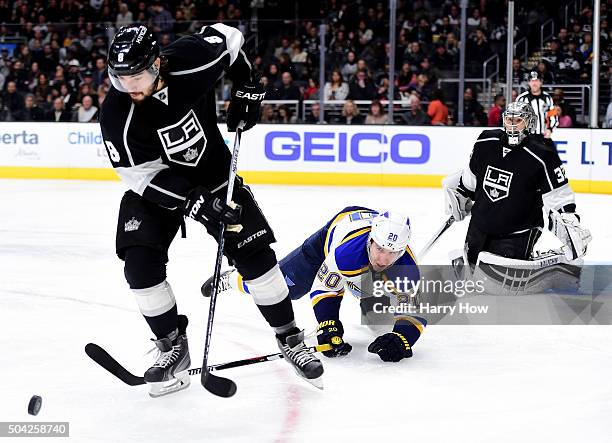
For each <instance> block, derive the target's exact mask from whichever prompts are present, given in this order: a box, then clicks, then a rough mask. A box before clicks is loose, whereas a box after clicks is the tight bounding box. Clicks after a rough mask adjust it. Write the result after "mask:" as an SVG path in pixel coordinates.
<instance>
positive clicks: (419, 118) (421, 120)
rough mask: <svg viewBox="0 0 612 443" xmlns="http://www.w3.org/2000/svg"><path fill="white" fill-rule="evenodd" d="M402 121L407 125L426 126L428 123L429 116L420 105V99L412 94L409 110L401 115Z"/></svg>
mask: <svg viewBox="0 0 612 443" xmlns="http://www.w3.org/2000/svg"><path fill="white" fill-rule="evenodd" d="M402 119H403V120H404V123H406V124H407V125H408V126H427V125H429V124H430V120H429V117H428V116H427V114H425V112H423V108H422V107H421V99H420V98H419V97H418V95H414V96H413V97H412V99H411V101H410V111H408V112H406V113H404V114H403V115H402Z"/></svg>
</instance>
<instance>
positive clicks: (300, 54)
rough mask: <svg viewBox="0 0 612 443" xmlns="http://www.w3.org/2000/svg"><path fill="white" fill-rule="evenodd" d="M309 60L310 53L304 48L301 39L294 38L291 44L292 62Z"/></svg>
mask: <svg viewBox="0 0 612 443" xmlns="http://www.w3.org/2000/svg"><path fill="white" fill-rule="evenodd" d="M307 60H308V53H307V52H306V51H304V50H303V49H302V45H301V43H300V41H299V40H294V41H293V43H292V44H291V62H292V63H306V61H307Z"/></svg>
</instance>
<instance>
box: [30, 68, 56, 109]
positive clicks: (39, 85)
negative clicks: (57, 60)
mask: <svg viewBox="0 0 612 443" xmlns="http://www.w3.org/2000/svg"><path fill="white" fill-rule="evenodd" d="M32 86H34V89H33V91H32V92H33V93H34V99H35V100H36V101H38V102H42V101H44V100H45V99H46V98H47V95H49V94H51V86H49V79H48V78H47V74H45V73H43V72H40V73H39V74H38V75H37V77H36V81H35V82H34V83H33V84H32Z"/></svg>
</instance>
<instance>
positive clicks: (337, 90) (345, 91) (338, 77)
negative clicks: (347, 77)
mask: <svg viewBox="0 0 612 443" xmlns="http://www.w3.org/2000/svg"><path fill="white" fill-rule="evenodd" d="M323 94H324V97H325V100H344V99H346V97H347V96H348V95H349V87H348V85H347V84H346V82H345V81H344V80H343V79H342V73H341V72H340V71H339V70H338V69H334V70H333V71H332V73H331V78H330V81H329V82H327V83H325V87H324V88H323Z"/></svg>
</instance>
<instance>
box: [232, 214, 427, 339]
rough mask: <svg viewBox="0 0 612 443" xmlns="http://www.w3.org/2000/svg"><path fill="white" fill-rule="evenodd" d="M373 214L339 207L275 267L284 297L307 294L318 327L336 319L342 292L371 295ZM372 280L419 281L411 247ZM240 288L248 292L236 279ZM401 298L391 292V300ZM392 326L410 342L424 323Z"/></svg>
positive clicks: (401, 318)
mask: <svg viewBox="0 0 612 443" xmlns="http://www.w3.org/2000/svg"><path fill="white" fill-rule="evenodd" d="M377 215H378V212H377V211H374V210H372V209H368V208H364V207H360V206H350V207H347V208H344V209H343V210H342V211H340V212H339V213H337V214H336V215H335V216H334V217H333V218H332V219H331V220H330V221H329V222H328V223H327V224H326V225H325V226H323V227H322V228H321V229H319V230H318V231H317V232H315V233H314V234H313V235H311V236H310V237H309V238H307V239H306V240H305V241H304V243H303V244H302V245H300V246H299V247H298V248H296V249H295V250H293V251H292V252H291V253H289V254H288V255H287V256H286V257H284V258H283V259H282V260H281V261H280V262H279V264H280V268H281V271H282V273H283V275H284V276H285V280H286V282H287V285H288V286H289V296H290V297H291V298H292V299H294V300H295V299H298V298H301V297H303V296H304V295H305V294H309V296H310V300H311V303H312V306H313V310H314V313H315V316H316V318H317V321H318V322H321V321H325V320H330V319H338V317H339V311H340V303H341V302H342V299H343V297H344V294H345V292H346V291H348V292H349V293H350V294H352V295H353V296H355V297H357V298H362V297H371V296H372V294H371V293H370V292H369V291H370V288H372V279H373V278H374V273H373V271H372V270H371V267H370V260H369V256H368V243H369V237H370V231H371V229H372V219H373V218H374V217H375V216H377ZM376 277H377V278H380V279H382V280H390V281H392V282H395V281H397V280H396V279H397V278H400V279H402V280H404V279H407V280H409V281H418V280H419V278H420V273H419V269H418V265H417V262H416V258H415V255H414V253H413V252H412V250H411V249H410V247H409V246H408V247H406V250H405V252H404V254H402V255H401V256H400V257H399V258H398V259H397V261H396V262H395V263H394V264H393V265H392V266H391V267H390V268H389V269H387V270H385V271H384V272H382V273H379V274H377V275H376ZM239 289H240V290H241V291H243V292H248V288H247V287H246V285H245V284H244V282H242V281H241V279H239ZM400 294H401V292H399V291H397V292H395V295H400ZM395 321H396V326H395V327H394V331H395V330H396V329H397V328H398V327H399V328H400V329H406V328H408V329H411V330H412V331H411V333H409V334H407V331H405V330H404V331H402V332H403V333H404V335H405V336H406V335H409V336H411V337H413V336H415V335H416V336H417V337H418V335H420V332H422V330H423V328H424V326H425V324H426V322H425V320H424V319H421V318H418V317H413V316H408V315H399V314H398V315H396V316H395ZM402 325H403V327H402ZM410 341H411V342H413V340H410ZM414 341H416V340H414ZM411 344H412V343H411Z"/></svg>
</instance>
